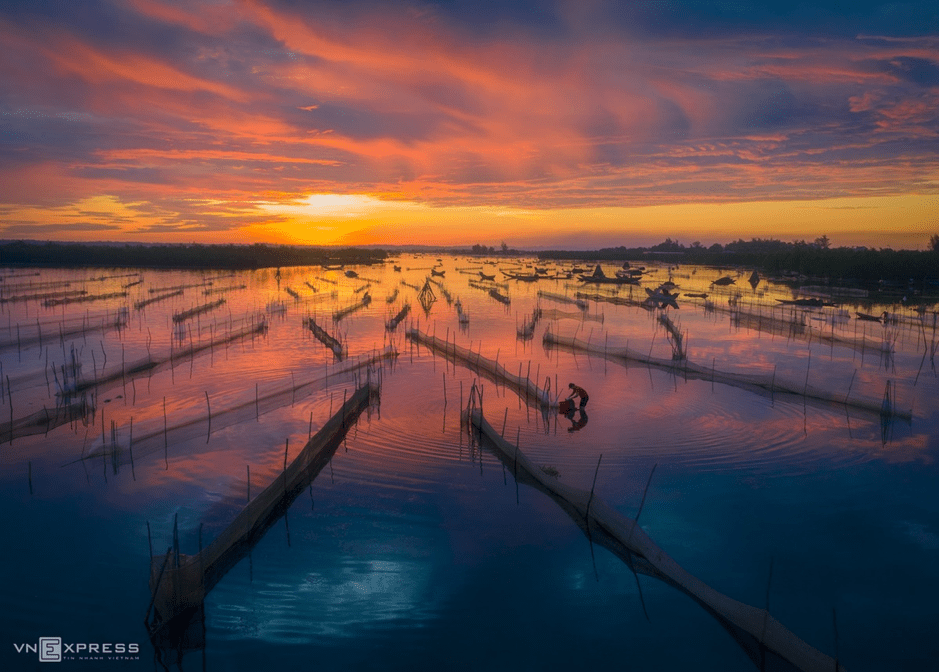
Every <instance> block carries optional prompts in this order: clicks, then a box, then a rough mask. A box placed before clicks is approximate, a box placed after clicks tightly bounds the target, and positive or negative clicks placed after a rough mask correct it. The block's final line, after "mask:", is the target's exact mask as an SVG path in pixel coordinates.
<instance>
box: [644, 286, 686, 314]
mask: <svg viewBox="0 0 939 672" xmlns="http://www.w3.org/2000/svg"><path fill="white" fill-rule="evenodd" d="M645 290H646V294H648V297H647V298H646V300H645V301H644V302H643V303H645V304H646V305H647V306H651V307H655V308H667V307H668V306H671V307H672V308H675V309H676V310H677V309H678V303H677V302H676V301H675V299H677V298H678V297H679V295H678V294H671V293H669V291H668V290H667V289H657V290H655V291H654V292H653V291H652V290H651V289H649V288H648V287H646V288H645Z"/></svg>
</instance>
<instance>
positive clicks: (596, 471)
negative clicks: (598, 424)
mask: <svg viewBox="0 0 939 672" xmlns="http://www.w3.org/2000/svg"><path fill="white" fill-rule="evenodd" d="M602 459H603V453H600V457H599V459H597V468H596V469H594V471H593V485H591V486H590V498H589V499H588V500H587V512H586V513H585V514H584V517H585V518H586V519H587V529H588V530H589V529H590V505H591V504H592V503H593V490H594V488H596V487H597V474H599V473H600V460H602ZM637 517H638V516H637Z"/></svg>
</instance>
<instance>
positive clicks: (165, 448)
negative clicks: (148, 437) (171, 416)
mask: <svg viewBox="0 0 939 672" xmlns="http://www.w3.org/2000/svg"><path fill="white" fill-rule="evenodd" d="M168 451H169V440H168V439H167V437H166V397H165V396H164V397H163V463H164V464H165V465H166V469H167V470H169V468H170V463H169V460H168V459H167V453H168Z"/></svg>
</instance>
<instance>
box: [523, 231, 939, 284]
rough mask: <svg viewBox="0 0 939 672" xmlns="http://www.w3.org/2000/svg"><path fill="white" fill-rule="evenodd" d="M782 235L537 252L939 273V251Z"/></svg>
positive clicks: (889, 276)
mask: <svg viewBox="0 0 939 672" xmlns="http://www.w3.org/2000/svg"><path fill="white" fill-rule="evenodd" d="M819 240H821V241H822V243H821V244H819V242H818V241H816V243H805V242H793V243H786V242H783V241H780V240H761V239H758V238H756V239H753V240H750V241H744V240H738V241H736V242H733V243H728V244H727V245H719V244H715V245H712V246H711V247H704V246H702V245H700V244H692V245H691V247H685V246H684V245H680V244H679V243H677V242H674V241H672V240H670V239H667V240H666V241H665V242H664V243H660V244H659V245H655V246H653V247H647V248H646V247H634V248H627V247H610V248H604V249H601V250H596V251H592V252H571V251H561V250H552V251H548V252H541V253H539V255H538V256H539V257H540V258H542V259H581V260H585V261H588V260H597V261H645V262H648V261H650V260H652V259H659V260H662V261H668V262H672V263H676V264H677V263H686V264H702V265H708V266H744V267H748V268H757V269H759V270H761V271H762V272H764V273H766V274H770V275H783V274H784V273H787V272H789V273H798V274H800V275H805V276H810V277H816V278H827V279H831V280H835V279H837V280H843V281H848V282H852V281H853V282H855V283H858V284H861V285H876V284H877V283H879V282H881V281H885V282H900V283H907V282H909V281H910V280H913V281H914V282H920V281H924V280H936V279H937V278H939V251H937V250H929V251H925V252H921V251H916V250H891V249H879V250H874V249H867V248H850V247H838V248H830V247H828V246H827V245H826V244H825V243H826V242H827V240H822V239H819Z"/></svg>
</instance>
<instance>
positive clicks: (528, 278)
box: [502, 271, 541, 282]
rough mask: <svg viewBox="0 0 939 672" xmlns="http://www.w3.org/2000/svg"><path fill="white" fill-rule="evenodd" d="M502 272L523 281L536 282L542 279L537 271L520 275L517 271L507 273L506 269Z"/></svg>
mask: <svg viewBox="0 0 939 672" xmlns="http://www.w3.org/2000/svg"><path fill="white" fill-rule="evenodd" d="M502 273H503V275H505V276H506V277H509V278H511V279H512V280H520V281H521V282H535V281H537V280H541V276H540V275H538V274H537V273H533V274H530V275H519V274H517V273H507V272H506V271H502Z"/></svg>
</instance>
